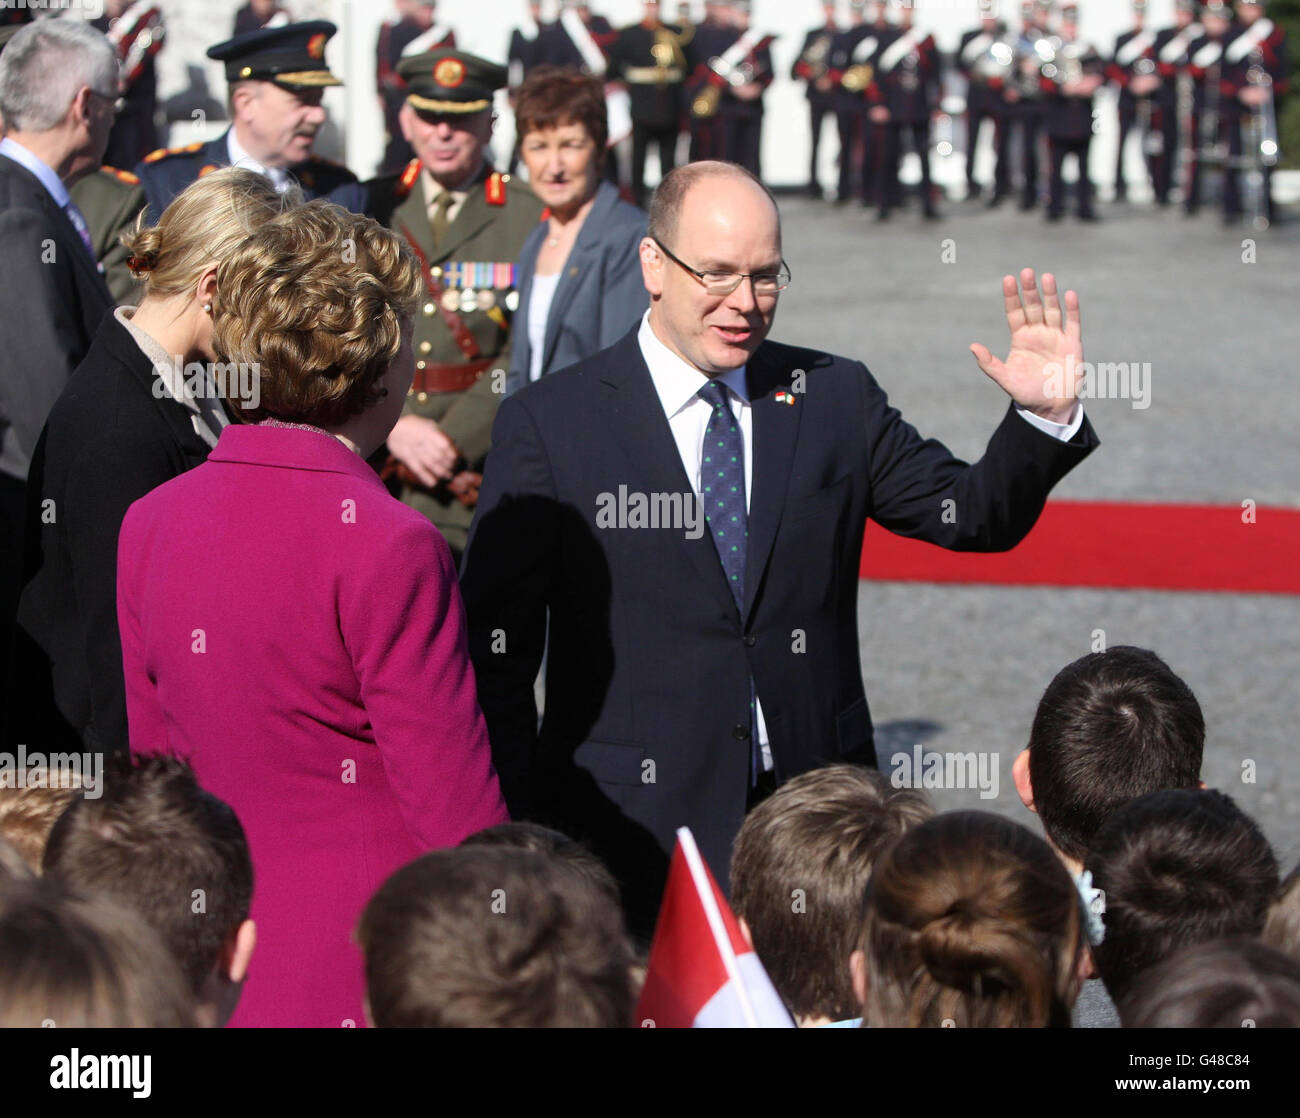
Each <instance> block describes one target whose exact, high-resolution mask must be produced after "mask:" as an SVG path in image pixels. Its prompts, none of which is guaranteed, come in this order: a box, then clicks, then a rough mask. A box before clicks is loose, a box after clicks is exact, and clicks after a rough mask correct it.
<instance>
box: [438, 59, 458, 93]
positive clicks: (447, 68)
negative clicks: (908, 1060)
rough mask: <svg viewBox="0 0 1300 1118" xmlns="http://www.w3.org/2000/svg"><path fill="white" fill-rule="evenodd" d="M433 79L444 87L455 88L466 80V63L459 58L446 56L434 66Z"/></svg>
mask: <svg viewBox="0 0 1300 1118" xmlns="http://www.w3.org/2000/svg"><path fill="white" fill-rule="evenodd" d="M433 80H434V81H436V82H437V83H438V84H439V85H440V86H442V87H443V88H444V89H455V88H456V87H457V86H458V85H460V83H461V82H463V81H464V80H465V63H463V62H462V61H461V60H460V59H459V58H444V59H443V60H442V61H441V62H439V63H438V65H437V66H435V67H434V68H433Z"/></svg>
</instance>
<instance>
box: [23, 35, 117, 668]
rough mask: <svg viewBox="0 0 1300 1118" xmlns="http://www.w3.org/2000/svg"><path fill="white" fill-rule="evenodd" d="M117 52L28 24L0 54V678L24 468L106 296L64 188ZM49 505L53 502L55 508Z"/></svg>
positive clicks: (87, 154) (94, 155)
mask: <svg viewBox="0 0 1300 1118" xmlns="http://www.w3.org/2000/svg"><path fill="white" fill-rule="evenodd" d="M117 81H118V77H117V56H116V54H115V53H114V51H113V47H112V46H111V44H110V43H109V41H108V40H107V39H106V38H105V37H104V36H103V35H102V34H101V33H100V32H98V31H96V30H95V29H94V28H92V27H89V26H87V25H86V24H84V23H79V22H76V21H72V20H58V21H52V20H47V21H42V22H40V23H35V24H30V25H29V26H27V27H25V28H23V30H21V31H20V32H18V34H16V35H15V36H14V37H13V38H12V39H10V40H9V42H8V44H7V45H6V46H5V49H4V53H3V54H2V55H0V114H2V115H3V117H4V122H5V138H4V139H3V140H0V254H2V255H3V258H4V261H5V270H6V287H7V291H8V295H7V297H6V298H5V299H3V300H0V679H3V678H6V677H7V675H8V664H7V658H8V656H9V649H10V645H11V642H12V628H13V618H14V610H15V608H16V606H17V601H18V589H19V579H20V569H21V568H20V562H21V555H22V538H23V531H22V526H23V517H24V504H25V494H26V484H27V470H28V466H29V465H30V463H31V455H32V451H33V450H34V449H35V447H36V441H37V439H38V438H39V436H40V433H41V427H42V426H43V425H44V423H45V418H46V416H47V415H48V414H49V411H50V408H51V407H52V406H53V404H54V401H55V400H56V399H58V396H59V393H60V392H62V391H63V386H64V385H65V384H66V383H67V381H68V377H69V376H70V375H71V373H72V370H73V369H75V368H76V367H77V365H78V364H79V363H80V361H81V359H82V358H83V357H84V356H85V355H86V350H87V349H88V348H89V347H90V340H91V338H92V337H93V336H94V334H95V330H96V328H97V327H98V326H99V321H100V319H101V318H102V317H103V316H104V313H105V312H106V311H107V310H108V309H109V308H110V307H111V306H112V302H113V301H112V297H111V296H110V295H109V292H108V288H107V287H106V286H105V284H104V278H103V276H102V275H101V274H100V270H99V266H98V264H97V263H96V261H95V256H94V247H93V242H92V240H91V234H90V229H89V227H88V224H87V222H86V219H85V217H84V216H83V215H82V214H81V212H80V210H79V209H78V208H77V206H76V204H75V203H74V202H73V201H72V199H71V198H70V197H69V195H68V187H69V186H71V185H72V184H74V183H75V182H77V181H78V180H79V179H80V178H82V177H83V176H85V175H87V174H90V173H91V172H93V171H94V170H95V168H97V167H98V166H99V164H100V162H101V160H102V159H103V156H104V149H105V147H106V146H107V145H108V135H109V131H110V130H111V129H112V126H113V115H114V114H113V110H114V105H115V102H116V101H117V97H118V85H117ZM56 512H57V510H56Z"/></svg>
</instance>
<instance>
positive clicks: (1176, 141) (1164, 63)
mask: <svg viewBox="0 0 1300 1118" xmlns="http://www.w3.org/2000/svg"><path fill="white" fill-rule="evenodd" d="M1198 7H1199V5H1198V3H1197V0H1176V4H1175V7H1174V24H1173V26H1172V27H1165V28H1162V29H1161V30H1160V31H1159V32H1157V33H1156V41H1155V45H1154V47H1153V48H1152V52H1153V53H1154V55H1155V59H1156V73H1157V74H1158V75H1159V76H1160V85H1159V87H1158V88H1157V89H1156V110H1155V122H1154V126H1155V128H1156V129H1157V130H1158V132H1159V135H1160V153H1159V154H1158V155H1157V156H1156V157H1155V159H1154V161H1153V162H1154V168H1153V171H1154V182H1153V185H1154V187H1155V192H1156V203H1157V204H1158V205H1160V206H1167V205H1168V204H1169V193H1170V190H1171V189H1172V187H1173V185H1174V179H1175V176H1176V175H1177V174H1179V173H1180V172H1181V170H1182V163H1183V158H1182V157H1183V149H1184V145H1185V142H1186V138H1185V137H1184V136H1183V135H1182V117H1184V116H1190V113H1191V80H1192V79H1191V75H1190V73H1189V72H1188V50H1189V48H1190V47H1191V45H1192V43H1194V42H1196V40H1197V39H1199V38H1200V37H1201V35H1202V34H1203V31H1202V28H1201V25H1200V24H1199V23H1197V22H1196V13H1197V8H1198ZM1183 101H1186V104H1185V105H1184V104H1181V103H1180V102H1183Z"/></svg>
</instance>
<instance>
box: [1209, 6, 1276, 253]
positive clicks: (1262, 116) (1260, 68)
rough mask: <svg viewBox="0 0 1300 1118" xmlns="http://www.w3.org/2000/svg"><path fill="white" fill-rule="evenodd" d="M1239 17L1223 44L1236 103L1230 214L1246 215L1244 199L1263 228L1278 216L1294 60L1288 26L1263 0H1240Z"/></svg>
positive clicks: (1230, 97) (1226, 78)
mask: <svg viewBox="0 0 1300 1118" xmlns="http://www.w3.org/2000/svg"><path fill="white" fill-rule="evenodd" d="M1237 19H1238V21H1239V22H1240V24H1241V30H1240V32H1239V33H1238V34H1237V35H1236V36H1234V37H1233V40H1232V42H1230V43H1228V44H1227V46H1225V47H1224V48H1223V60H1224V69H1223V82H1224V95H1225V103H1226V104H1228V105H1231V111H1230V113H1229V116H1230V121H1229V126H1228V127H1229V131H1228V169H1227V172H1226V178H1225V182H1224V217H1225V218H1226V219H1228V220H1235V219H1236V218H1237V217H1240V216H1241V213H1242V209H1243V201H1244V202H1245V203H1246V208H1248V210H1249V212H1250V216H1251V219H1252V220H1253V221H1254V223H1255V226H1256V227H1257V228H1260V229H1263V228H1267V227H1268V226H1269V225H1270V224H1271V223H1272V221H1273V190H1272V181H1273V167H1274V165H1275V164H1276V163H1277V161H1278V155H1279V151H1278V132H1277V106H1278V99H1279V98H1280V97H1282V96H1283V95H1284V94H1285V93H1286V90H1287V81H1288V79H1289V78H1290V76H1291V60H1290V57H1289V55H1288V53H1287V41H1286V30H1285V29H1284V28H1283V27H1281V26H1280V25H1279V24H1276V23H1274V22H1273V21H1272V20H1271V19H1269V18H1268V17H1267V16H1265V15H1264V7H1263V5H1262V4H1260V3H1259V2H1258V0H1238V3H1237ZM1243 172H1244V176H1243ZM1243 177H1244V185H1245V187H1246V191H1245V192H1244V193H1245V195H1246V196H1245V198H1243V190H1242V187H1243Z"/></svg>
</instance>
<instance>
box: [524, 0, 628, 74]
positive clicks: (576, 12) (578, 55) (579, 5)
mask: <svg viewBox="0 0 1300 1118" xmlns="http://www.w3.org/2000/svg"><path fill="white" fill-rule="evenodd" d="M615 38H617V32H616V31H615V30H614V28H613V27H611V26H610V22H609V20H607V19H606V18H605V17H604V16H598V15H592V12H591V5H590V4H586V3H584V2H583V0H560V17H559V19H557V20H556V21H555V22H554V23H548V24H547V25H546V26H545V27H544V28H543V29H542V33H541V36H540V37H539V40H538V48H537V52H538V58H537V61H538V64H539V65H546V66H562V67H569V68H571V69H574V70H585V71H586V72H587V73H589V74H594V75H595V76H596V77H598V78H601V77H604V76H605V71H606V69H608V67H609V52H610V51H611V50H612V49H613V46H614V40H615Z"/></svg>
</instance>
